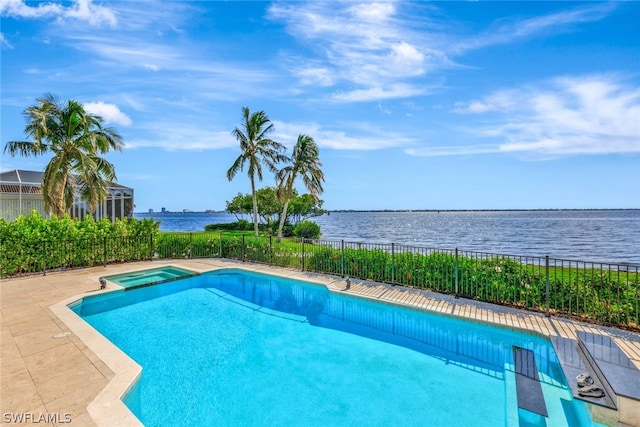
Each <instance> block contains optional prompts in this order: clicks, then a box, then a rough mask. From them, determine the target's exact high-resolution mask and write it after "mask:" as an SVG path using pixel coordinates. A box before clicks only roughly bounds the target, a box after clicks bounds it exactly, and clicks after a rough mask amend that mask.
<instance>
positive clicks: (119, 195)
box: [0, 170, 134, 221]
mask: <svg viewBox="0 0 640 427" xmlns="http://www.w3.org/2000/svg"><path fill="white" fill-rule="evenodd" d="M43 175H44V173H43V172H36V171H26V170H12V171H8V172H2V173H0V217H1V218H3V219H4V220H5V221H14V220H15V219H16V218H17V217H18V216H20V215H31V212H33V211H34V210H35V211H38V212H39V213H40V215H42V216H43V217H45V218H48V217H49V213H48V212H45V211H44V199H43V197H42V188H41V187H42V176H43ZM107 192H108V195H107V199H106V200H105V201H104V202H103V203H102V204H101V205H99V206H98V207H97V208H96V211H95V212H94V214H93V217H94V218H95V219H102V218H108V219H110V220H111V221H113V220H115V219H116V218H120V219H122V218H126V217H130V216H131V215H132V214H133V207H134V204H133V188H130V187H125V186H123V185H119V184H115V183H109V187H108V188H107ZM69 215H71V216H72V217H73V218H79V219H82V218H84V217H85V216H86V215H89V209H88V208H87V205H86V203H84V202H83V201H82V200H81V199H80V197H77V196H76V200H75V201H74V202H73V206H72V207H71V209H70V210H69Z"/></svg>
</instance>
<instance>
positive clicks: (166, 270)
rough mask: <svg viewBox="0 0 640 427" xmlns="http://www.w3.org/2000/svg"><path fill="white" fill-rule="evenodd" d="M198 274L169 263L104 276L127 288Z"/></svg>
mask: <svg viewBox="0 0 640 427" xmlns="http://www.w3.org/2000/svg"><path fill="white" fill-rule="evenodd" d="M197 274H198V273H196V272H193V271H190V270H185V269H184V268H178V267H174V266H172V265H168V266H164V267H156V268H149V269H146V270H138V271H132V272H129V273H122V274H115V275H112V276H105V277H104V278H105V279H107V280H109V281H111V282H113V283H116V284H118V285H120V286H122V287H123V288H125V289H133V288H137V287H142V286H149V285H157V284H159V283H164V282H169V281H171V280H177V279H183V278H186V277H190V276H195V275H197Z"/></svg>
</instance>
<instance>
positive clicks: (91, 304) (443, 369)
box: [72, 270, 597, 427]
mask: <svg viewBox="0 0 640 427" xmlns="http://www.w3.org/2000/svg"><path fill="white" fill-rule="evenodd" d="M72 309H73V310H74V311H75V312H76V313H78V314H79V315H80V316H82V317H83V318H84V319H85V320H86V321H87V322H89V323H90V324H91V325H93V326H94V327H95V328H96V329H97V330H98V331H100V332H101V333H102V334H104V335H105V336H106V337H107V338H108V339H109V340H111V341H112V342H113V343H114V344H116V345H117V346H118V347H120V348H121V349H122V350H123V351H125V352H126V353H127V354H128V355H129V356H131V357H132V358H133V359H134V360H136V361H137V362H138V363H139V364H140V365H141V366H142V367H143V372H142V376H141V378H140V380H139V382H138V383H137V385H136V386H135V387H134V388H133V390H132V391H131V392H130V393H129V394H128V395H127V396H126V398H125V403H126V404H127V406H128V407H129V408H130V409H131V410H132V412H133V413H134V414H135V415H136V416H137V417H138V418H139V419H140V420H141V421H142V422H143V423H144V424H145V425H147V426H164V425H168V424H171V425H182V426H186V425H192V426H210V425H234V426H235V425H242V426H246V425H261V426H262V425H274V426H292V425H304V426H328V425H341V426H344V425H366V426H371V425H384V426H388V425H394V426H401V425H412V426H413V425H429V426H447V427H449V426H571V427H574V426H591V425H597V424H595V423H592V421H591V420H590V418H589V416H588V413H587V410H586V408H585V406H584V404H583V403H582V402H581V401H577V400H574V399H573V397H572V395H571V393H570V391H569V389H568V386H567V384H566V379H565V378H564V375H563V373H562V370H561V368H560V366H559V364H558V360H557V358H556V355H555V353H554V351H553V348H552V346H551V344H550V342H548V341H547V340H545V339H542V338H540V337H537V336H534V335H529V334H523V333H517V332H514V331H509V330H506V329H500V328H495V327H490V326H487V325H482V324H476V323H471V322H467V321H462V320H459V319H455V318H450V317H444V316H438V315H434V314H430V313H425V312H419V311H415V310H410V309H406V308H401V307H396V306H392V305H386V304H380V303H376V302H371V301H366V300H361V299H357V298H353V297H349V296H345V295H338V294H331V293H329V292H328V290H327V289H326V288H324V287H322V286H317V285H312V284H307V283H303V282H299V281H293V280H287V279H282V278H276V277H273V276H267V275H260V274H254V273H246V272H241V271H238V270H222V271H216V272H210V273H205V274H202V275H200V276H195V277H191V278H187V279H183V280H178V281H173V282H168V283H164V284H161V285H157V286H151V287H145V288H139V289H134V290H130V291H127V292H125V291H118V292H114V293H112V294H109V295H102V296H95V297H88V298H85V299H84V300H83V301H82V302H81V303H78V304H75V305H73V306H72ZM513 346H519V347H522V348H525V349H529V350H531V351H533V353H534V354H535V361H536V365H537V367H538V370H539V377H540V381H541V383H542V390H543V393H544V399H545V403H546V406H547V410H548V413H549V418H546V417H543V416H541V415H537V414H533V413H530V412H528V411H526V410H523V409H518V404H517V396H516V385H515V374H514V367H513V363H514V361H513Z"/></svg>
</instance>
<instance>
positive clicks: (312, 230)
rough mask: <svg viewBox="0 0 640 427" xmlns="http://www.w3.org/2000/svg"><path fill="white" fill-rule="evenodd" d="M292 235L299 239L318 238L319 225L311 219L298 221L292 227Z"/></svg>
mask: <svg viewBox="0 0 640 427" xmlns="http://www.w3.org/2000/svg"><path fill="white" fill-rule="evenodd" d="M293 235H294V236H296V237H298V238H300V239H319V238H320V226H319V225H318V224H316V223H315V222H313V221H309V220H304V221H300V222H299V223H298V224H297V225H296V226H295V227H294V229H293Z"/></svg>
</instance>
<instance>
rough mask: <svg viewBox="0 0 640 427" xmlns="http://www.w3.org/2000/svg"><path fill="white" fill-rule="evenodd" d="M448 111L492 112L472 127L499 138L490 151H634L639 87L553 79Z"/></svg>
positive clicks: (639, 142)
mask: <svg viewBox="0 0 640 427" xmlns="http://www.w3.org/2000/svg"><path fill="white" fill-rule="evenodd" d="M454 111H456V112H459V113H465V114H470V113H475V114H485V113H489V112H491V113H495V114H497V117H495V118H493V119H491V120H492V121H493V124H492V125H486V126H484V127H482V128H480V130H478V131H476V133H477V134H478V135H479V136H483V137H494V138H499V139H502V141H503V142H502V143H500V144H499V147H497V150H496V152H497V151H500V152H526V153H532V154H539V155H545V156H549V155H567V154H607V153H640V86H638V85H634V84H629V83H624V81H623V80H621V79H619V78H616V77H613V76H606V75H592V76H586V77H562V78H557V79H554V80H551V81H549V82H545V83H542V84H539V85H537V86H531V87H527V88H521V89H510V90H507V91H500V92H497V93H495V94H492V95H489V96H488V97H486V98H485V99H483V100H475V101H471V102H468V103H464V104H459V105H457V107H456V109H455V110H454ZM484 120H485V122H486V120H487V119H486V118H485V119H484ZM454 151H455V150H454ZM426 153H427V155H428V153H429V151H428V150H427V151H426Z"/></svg>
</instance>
